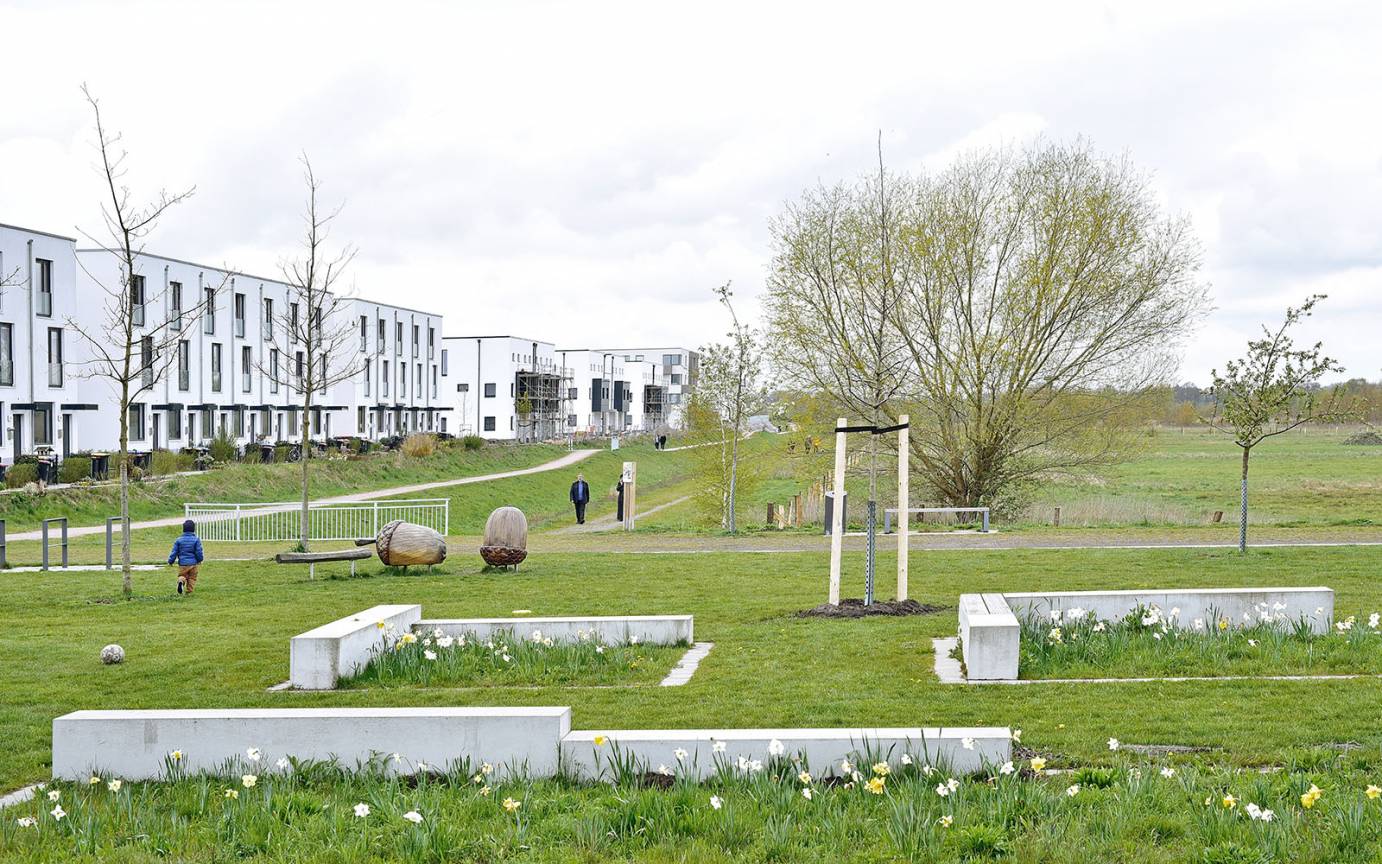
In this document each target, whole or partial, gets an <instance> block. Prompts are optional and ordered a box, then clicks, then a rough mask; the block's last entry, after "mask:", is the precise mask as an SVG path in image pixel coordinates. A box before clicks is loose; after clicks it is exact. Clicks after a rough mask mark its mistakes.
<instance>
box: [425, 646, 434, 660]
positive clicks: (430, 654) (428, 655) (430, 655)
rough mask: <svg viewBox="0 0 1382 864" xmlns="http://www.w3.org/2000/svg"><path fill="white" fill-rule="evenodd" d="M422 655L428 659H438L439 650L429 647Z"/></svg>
mask: <svg viewBox="0 0 1382 864" xmlns="http://www.w3.org/2000/svg"><path fill="white" fill-rule="evenodd" d="M422 656H423V658H425V659H427V660H435V659H437V652H435V651H432V650H430V649H428V650H426V651H423V652H422Z"/></svg>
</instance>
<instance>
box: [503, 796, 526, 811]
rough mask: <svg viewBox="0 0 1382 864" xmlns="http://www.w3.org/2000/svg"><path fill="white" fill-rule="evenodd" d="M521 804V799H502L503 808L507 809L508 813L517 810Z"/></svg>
mask: <svg viewBox="0 0 1382 864" xmlns="http://www.w3.org/2000/svg"><path fill="white" fill-rule="evenodd" d="M522 806H523V802H522V801H515V800H513V799H512V798H505V799H504V809H505V810H507V811H509V812H510V813H512V812H514V811H515V810H517V809H518V808H519V807H522Z"/></svg>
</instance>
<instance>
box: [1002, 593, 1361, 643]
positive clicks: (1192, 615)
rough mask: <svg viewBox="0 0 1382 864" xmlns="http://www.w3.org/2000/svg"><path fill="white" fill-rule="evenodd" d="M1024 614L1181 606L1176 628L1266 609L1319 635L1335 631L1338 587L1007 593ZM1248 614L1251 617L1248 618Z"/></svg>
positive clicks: (1239, 621)
mask: <svg viewBox="0 0 1382 864" xmlns="http://www.w3.org/2000/svg"><path fill="white" fill-rule="evenodd" d="M1003 597H1004V599H1006V600H1007V601H1008V605H1009V606H1010V607H1011V608H1012V610H1013V612H1014V613H1015V614H1017V615H1019V616H1023V617H1026V616H1029V615H1030V616H1038V617H1047V616H1049V615H1050V614H1051V612H1052V611H1060V612H1061V613H1062V615H1064V613H1065V612H1066V611H1068V610H1070V609H1083V610H1085V611H1086V612H1093V613H1094V615H1095V617H1097V618H1100V619H1102V620H1105V621H1117V620H1119V619H1121V618H1125V617H1127V615H1128V614H1130V613H1131V612H1133V611H1134V610H1136V609H1137V608H1138V607H1144V608H1150V607H1152V606H1155V607H1157V608H1158V609H1160V610H1161V612H1162V614H1163V615H1169V614H1170V613H1171V610H1173V609H1177V610H1179V615H1178V616H1177V618H1176V626H1179V627H1189V626H1191V624H1192V622H1193V621H1194V620H1195V619H1196V618H1199V619H1201V620H1202V621H1204V622H1205V623H1206V625H1208V624H1211V623H1212V622H1213V621H1214V620H1215V618H1216V616H1220V617H1225V618H1228V620H1229V621H1230V622H1231V623H1232V624H1233V625H1234V626H1242V625H1243V624H1245V623H1248V621H1249V619H1250V620H1251V621H1253V622H1256V621H1257V620H1259V611H1260V610H1261V609H1262V608H1263V607H1265V608H1266V609H1267V610H1268V611H1269V612H1271V614H1273V615H1280V616H1283V617H1284V618H1285V619H1286V620H1287V621H1290V622H1295V621H1299V620H1304V621H1306V622H1308V623H1309V625H1310V629H1311V630H1312V631H1314V632H1315V633H1324V632H1327V631H1328V630H1329V627H1330V623H1331V622H1332V621H1333V620H1334V591H1333V590H1332V589H1329V588H1325V587H1322V586H1315V587H1310V588H1167V589H1160V590H1158V589H1133V590H1129V591H1029V592H1018V593H1009V594H1004V595H1003ZM1245 616H1247V617H1246V618H1245Z"/></svg>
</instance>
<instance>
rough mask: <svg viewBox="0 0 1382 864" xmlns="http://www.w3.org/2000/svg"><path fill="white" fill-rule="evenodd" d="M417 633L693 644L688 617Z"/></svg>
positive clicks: (486, 624) (443, 622)
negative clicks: (582, 636) (586, 637)
mask: <svg viewBox="0 0 1382 864" xmlns="http://www.w3.org/2000/svg"><path fill="white" fill-rule="evenodd" d="M413 629H414V630H417V631H418V632H424V631H426V632H431V631H433V630H440V631H442V633H444V634H446V635H447V636H461V635H468V634H474V635H475V636H477V637H479V638H480V639H489V638H490V637H492V636H496V635H500V634H503V635H506V636H509V637H510V638H513V639H528V638H531V637H532V635H533V631H534V630H536V631H538V632H540V633H541V634H542V635H543V636H544V637H551V638H552V640H553V641H555V642H575V641H576V640H577V639H579V638H580V636H579V634H581V633H587V634H590V637H589V638H592V639H598V640H599V641H601V642H604V643H605V644H606V645H628V644H631V643H633V642H637V643H639V644H641V645H681V644H687V645H690V644H691V643H692V642H694V641H695V632H694V630H695V627H694V619H693V617H692V616H690V615H597V616H586V617H570V618H443V619H431V618H429V619H426V620H423V621H419V622H418V623H417V624H416V626H415V627H414V628H413Z"/></svg>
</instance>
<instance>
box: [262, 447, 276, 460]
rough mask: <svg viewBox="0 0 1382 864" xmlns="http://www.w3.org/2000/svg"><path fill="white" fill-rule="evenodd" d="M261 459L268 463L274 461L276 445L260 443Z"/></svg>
mask: <svg viewBox="0 0 1382 864" xmlns="http://www.w3.org/2000/svg"><path fill="white" fill-rule="evenodd" d="M259 461H260V462H266V463H267V462H272V461H274V445H272V444H260V445H259Z"/></svg>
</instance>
